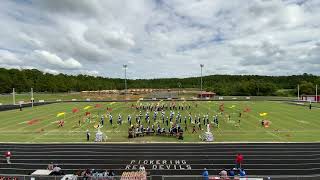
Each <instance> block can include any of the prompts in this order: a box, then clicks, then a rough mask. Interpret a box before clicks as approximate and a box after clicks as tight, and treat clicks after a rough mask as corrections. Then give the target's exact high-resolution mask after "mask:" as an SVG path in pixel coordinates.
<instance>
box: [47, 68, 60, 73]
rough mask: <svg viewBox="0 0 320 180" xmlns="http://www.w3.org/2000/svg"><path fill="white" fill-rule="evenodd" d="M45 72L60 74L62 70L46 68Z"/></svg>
mask: <svg viewBox="0 0 320 180" xmlns="http://www.w3.org/2000/svg"><path fill="white" fill-rule="evenodd" d="M43 72H45V73H49V74H59V73H60V72H59V71H57V70H54V69H47V68H46V69H44V70H43Z"/></svg>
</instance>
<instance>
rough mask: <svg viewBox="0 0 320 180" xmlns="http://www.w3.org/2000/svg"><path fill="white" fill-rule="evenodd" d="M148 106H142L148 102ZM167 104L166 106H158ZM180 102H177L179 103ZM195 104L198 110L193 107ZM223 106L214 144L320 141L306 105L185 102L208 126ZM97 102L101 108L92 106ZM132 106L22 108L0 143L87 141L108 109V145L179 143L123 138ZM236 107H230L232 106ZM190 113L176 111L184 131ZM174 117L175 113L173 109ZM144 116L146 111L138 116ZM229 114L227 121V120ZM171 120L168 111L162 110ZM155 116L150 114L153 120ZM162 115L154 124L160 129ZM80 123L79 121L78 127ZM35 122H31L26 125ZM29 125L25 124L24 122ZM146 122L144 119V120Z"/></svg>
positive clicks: (1, 126)
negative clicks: (266, 125) (87, 115)
mask: <svg viewBox="0 0 320 180" xmlns="http://www.w3.org/2000/svg"><path fill="white" fill-rule="evenodd" d="M148 103H152V102H144V103H143V104H148ZM162 103H169V102H162ZM179 103H182V102H177V105H179ZM196 103H197V107H195V104H196ZM221 103H224V106H225V111H224V114H219V124H220V127H219V128H217V127H213V128H211V130H212V132H213V134H214V136H215V141H218V142H230V141H237V142H247V141H249V142H280V141H281V142H315V141H320V109H318V108H314V109H312V110H311V111H310V110H309V109H308V108H307V107H305V106H297V105H290V104H287V103H285V102H270V101H241V102H239V101H226V102H217V101H212V102H185V103H184V104H190V105H191V107H192V108H191V110H190V112H191V113H192V117H194V115H195V114H196V115H199V114H200V115H201V117H202V116H203V115H204V114H206V113H208V114H209V117H210V122H212V121H213V115H215V114H218V111H219V105H220V104H221ZM96 104H100V105H101V107H99V108H95V107H94V106H95V105H96ZM131 104H136V103H120V102H112V103H93V102H83V103H56V104H51V105H45V106H38V107H34V108H24V109H23V111H19V110H11V111H4V112H0V142H85V141H86V136H85V135H86V133H85V131H86V130H87V129H89V130H90V132H91V135H92V138H93V134H95V133H94V132H96V129H95V128H94V125H96V124H97V123H98V122H99V120H100V116H101V115H102V114H106V113H107V110H106V109H107V107H109V108H112V111H111V114H112V115H113V125H114V126H111V125H110V123H109V118H108V117H107V118H105V124H106V125H105V126H104V127H103V128H101V130H102V132H103V133H105V135H107V136H108V139H107V141H110V142H152V141H154V142H155V141H156V142H177V141H178V140H177V139H176V138H174V137H170V136H145V137H138V138H134V139H128V138H127V135H128V134H127V132H128V124H127V115H128V114H131V116H132V117H133V118H132V122H135V115H136V114H138V113H139V112H138V111H136V110H135V109H132V108H131ZM88 105H90V106H93V107H92V108H90V109H89V110H88V111H90V112H91V123H87V122H85V120H84V114H85V111H86V110H83V108H84V107H86V106H88ZM233 105H234V106H235V107H234V108H230V107H231V106H233ZM73 108H79V109H80V112H78V113H72V109H73ZM245 108H250V109H251V112H247V113H242V118H241V125H240V126H237V125H238V120H239V112H240V111H243V110H244V109H245ZM59 112H66V115H65V117H64V118H65V119H64V121H65V125H64V127H58V124H57V121H59V120H60V119H63V117H60V118H57V117H56V116H57V113H59ZM188 112H189V111H185V110H184V111H180V113H181V114H182V124H181V126H182V128H183V129H184V127H185V125H184V122H183V121H184V120H183V119H184V116H185V115H187V114H188ZM261 112H267V113H268V115H267V116H266V117H260V115H259V113H261ZM119 113H120V114H121V115H122V118H123V124H122V125H121V126H118V125H116V122H117V119H118V114H119ZM176 113H177V111H176ZM142 114H143V115H144V114H145V112H142ZM228 115H230V116H231V119H230V120H228V118H227V117H228ZM166 116H169V110H167V112H166ZM152 117H153V113H152V112H151V113H150V119H151V122H153V120H152ZM160 117H161V116H160V113H159V115H158V122H159V123H160V124H161V126H165V125H163V124H162V120H160ZM79 119H80V120H81V122H82V125H81V126H78V121H79ZM262 119H267V120H269V121H270V122H271V125H270V127H269V128H264V127H261V123H260V122H261V120H262ZM32 120H33V122H34V123H33V124H32V123H30V121H32ZM28 122H29V123H28ZM142 122H143V123H144V124H145V121H144V119H143V121H142ZM192 126H193V125H192V124H189V120H188V130H187V132H185V134H184V140H183V141H184V142H199V141H200V140H199V135H200V134H201V133H202V132H204V131H206V127H205V126H203V125H202V128H203V129H204V130H202V131H198V132H197V133H196V134H192V133H191V131H192Z"/></svg>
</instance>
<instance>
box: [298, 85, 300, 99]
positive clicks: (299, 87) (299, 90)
mask: <svg viewBox="0 0 320 180" xmlns="http://www.w3.org/2000/svg"><path fill="white" fill-rule="evenodd" d="M299 100H300V86H299V84H298V101H299Z"/></svg>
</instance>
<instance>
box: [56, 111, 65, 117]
mask: <svg viewBox="0 0 320 180" xmlns="http://www.w3.org/2000/svg"><path fill="white" fill-rule="evenodd" d="M65 114H66V113H65V112H61V113H58V114H57V117H60V116H63V115H65Z"/></svg>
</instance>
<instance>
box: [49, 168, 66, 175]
mask: <svg viewBox="0 0 320 180" xmlns="http://www.w3.org/2000/svg"><path fill="white" fill-rule="evenodd" d="M49 175H56V176H59V175H64V174H63V172H62V171H61V168H60V167H59V166H58V165H54V168H53V169H52V172H51V173H50V174H49Z"/></svg>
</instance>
